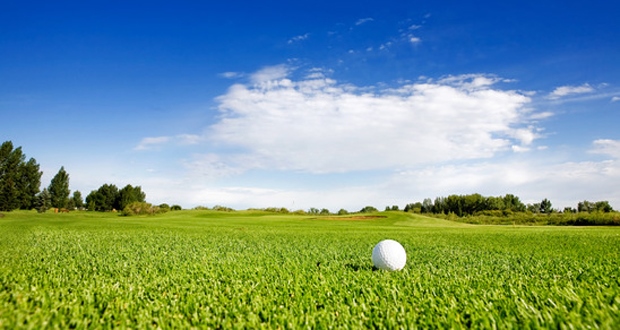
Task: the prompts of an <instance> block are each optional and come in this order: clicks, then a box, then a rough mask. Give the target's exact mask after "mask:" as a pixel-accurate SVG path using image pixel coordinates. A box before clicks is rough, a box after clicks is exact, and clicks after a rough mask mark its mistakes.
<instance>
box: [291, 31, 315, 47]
mask: <svg viewBox="0 0 620 330" xmlns="http://www.w3.org/2000/svg"><path fill="white" fill-rule="evenodd" d="M308 37H310V33H306V34H302V35H298V36H295V37H292V38H291V39H289V40H288V44H289V45H290V44H293V43H296V42H298V41H303V40H306V39H308Z"/></svg>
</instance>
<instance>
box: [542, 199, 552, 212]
mask: <svg viewBox="0 0 620 330" xmlns="http://www.w3.org/2000/svg"><path fill="white" fill-rule="evenodd" d="M551 207H552V206H551V201H549V200H548V199H546V198H545V199H543V200H542V202H540V213H551V211H553V209H552V208H551Z"/></svg>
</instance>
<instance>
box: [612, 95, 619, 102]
mask: <svg viewBox="0 0 620 330" xmlns="http://www.w3.org/2000/svg"><path fill="white" fill-rule="evenodd" d="M618 101H620V96H614V97H612V98H611V102H618Z"/></svg>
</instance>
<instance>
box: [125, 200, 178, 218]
mask: <svg viewBox="0 0 620 330" xmlns="http://www.w3.org/2000/svg"><path fill="white" fill-rule="evenodd" d="M167 211H168V209H164V208H161V207H159V206H153V205H151V204H150V203H146V202H133V203H131V204H129V205H127V206H125V208H124V209H123V211H122V212H121V215H122V216H126V217H127V216H133V215H154V214H157V213H165V212H167Z"/></svg>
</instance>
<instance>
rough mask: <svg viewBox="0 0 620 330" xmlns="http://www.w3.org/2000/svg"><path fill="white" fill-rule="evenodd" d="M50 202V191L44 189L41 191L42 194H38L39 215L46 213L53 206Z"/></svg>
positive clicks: (37, 206)
mask: <svg viewBox="0 0 620 330" xmlns="http://www.w3.org/2000/svg"><path fill="white" fill-rule="evenodd" d="M50 200H51V198H50V193H49V191H48V190H47V188H43V191H41V193H40V194H38V195H37V198H36V208H37V211H38V212H39V213H45V211H47V210H48V209H49V208H50V207H51V205H52V203H51V201H50Z"/></svg>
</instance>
